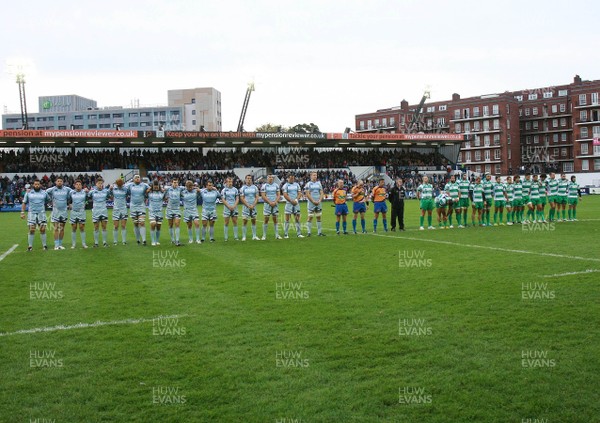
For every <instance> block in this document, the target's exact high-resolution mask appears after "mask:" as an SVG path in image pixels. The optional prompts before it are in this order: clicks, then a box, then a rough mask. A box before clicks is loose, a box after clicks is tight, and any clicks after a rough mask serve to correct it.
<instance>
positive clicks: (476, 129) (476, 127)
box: [473, 120, 481, 132]
mask: <svg viewBox="0 0 600 423" xmlns="http://www.w3.org/2000/svg"><path fill="white" fill-rule="evenodd" d="M480 130H481V123H480V122H479V121H478V120H476V121H475V122H473V132H479V131H480Z"/></svg>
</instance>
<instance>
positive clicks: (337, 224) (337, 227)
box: [335, 222, 340, 232]
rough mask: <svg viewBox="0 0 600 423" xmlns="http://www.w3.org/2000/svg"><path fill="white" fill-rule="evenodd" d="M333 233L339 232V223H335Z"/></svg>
mask: <svg viewBox="0 0 600 423" xmlns="http://www.w3.org/2000/svg"><path fill="white" fill-rule="evenodd" d="M335 231H336V232H339V231H340V222H335Z"/></svg>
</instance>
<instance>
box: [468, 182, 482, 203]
mask: <svg viewBox="0 0 600 423" xmlns="http://www.w3.org/2000/svg"><path fill="white" fill-rule="evenodd" d="M470 189H471V191H473V202H474V203H482V202H483V192H484V189H483V184H482V183H478V184H476V183H475V184H471V187H470Z"/></svg>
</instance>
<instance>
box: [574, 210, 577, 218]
mask: <svg viewBox="0 0 600 423" xmlns="http://www.w3.org/2000/svg"><path fill="white" fill-rule="evenodd" d="M573 219H577V209H573Z"/></svg>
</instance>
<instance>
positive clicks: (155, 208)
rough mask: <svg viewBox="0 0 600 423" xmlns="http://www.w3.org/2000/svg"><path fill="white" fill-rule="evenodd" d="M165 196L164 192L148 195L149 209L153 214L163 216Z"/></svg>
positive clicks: (154, 192) (152, 192) (153, 192)
mask: <svg viewBox="0 0 600 423" xmlns="http://www.w3.org/2000/svg"><path fill="white" fill-rule="evenodd" d="M164 198H165V194H164V192H162V191H150V192H149V193H148V208H149V209H150V212H151V213H152V214H161V213H162V207H163V199H164Z"/></svg>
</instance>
